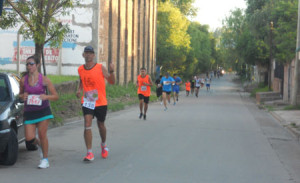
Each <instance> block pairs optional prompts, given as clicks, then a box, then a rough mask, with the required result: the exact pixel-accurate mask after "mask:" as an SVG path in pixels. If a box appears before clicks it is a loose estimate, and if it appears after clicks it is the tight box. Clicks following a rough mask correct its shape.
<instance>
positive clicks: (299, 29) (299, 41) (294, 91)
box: [291, 0, 300, 106]
mask: <svg viewBox="0 0 300 183" xmlns="http://www.w3.org/2000/svg"><path fill="white" fill-rule="evenodd" d="M299 47H300V0H299V2H298V25H297V44H296V59H295V67H294V68H295V71H294V76H293V79H294V87H292V98H291V103H292V105H294V106H295V105H297V95H298V80H299V77H298V73H299V71H298V69H299Z"/></svg>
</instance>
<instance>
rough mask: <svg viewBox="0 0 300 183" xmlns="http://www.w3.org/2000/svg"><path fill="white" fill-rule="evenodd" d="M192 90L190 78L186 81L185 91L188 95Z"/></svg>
mask: <svg viewBox="0 0 300 183" xmlns="http://www.w3.org/2000/svg"><path fill="white" fill-rule="evenodd" d="M190 90H191V83H190V81H189V80H187V81H186V82H185V92H186V96H187V97H188V96H189V95H190Z"/></svg>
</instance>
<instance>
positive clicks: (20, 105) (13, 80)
mask: <svg viewBox="0 0 300 183" xmlns="http://www.w3.org/2000/svg"><path fill="white" fill-rule="evenodd" d="M8 78H9V83H10V89H11V95H12V98H13V106H12V109H13V110H12V115H13V116H14V118H15V120H16V123H17V128H18V132H17V134H18V140H19V142H20V141H23V140H24V137H25V132H24V125H23V109H24V102H22V101H21V100H20V99H19V92H20V84H19V81H20V78H19V77H18V76H17V75H14V74H11V75H9V77H8Z"/></svg>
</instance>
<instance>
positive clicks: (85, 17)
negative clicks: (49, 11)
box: [0, 0, 98, 75]
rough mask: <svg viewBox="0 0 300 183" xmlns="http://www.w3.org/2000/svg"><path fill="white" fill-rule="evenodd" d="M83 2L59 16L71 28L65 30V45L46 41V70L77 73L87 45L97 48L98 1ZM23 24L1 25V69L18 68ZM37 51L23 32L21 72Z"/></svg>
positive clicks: (65, 73) (56, 72) (50, 72)
mask: <svg viewBox="0 0 300 183" xmlns="http://www.w3.org/2000/svg"><path fill="white" fill-rule="evenodd" d="M82 4H83V5H84V7H77V8H75V9H73V10H72V11H71V13H70V15H68V16H61V17H58V19H59V20H60V21H61V22H62V23H63V24H69V27H70V32H69V33H67V34H66V36H65V39H64V42H63V44H62V48H50V47H49V45H45V49H44V57H45V62H46V72H47V74H62V75H77V68H78V66H80V65H82V64H84V59H83V57H82V52H83V49H84V47H85V46H87V45H92V46H93V47H94V48H95V51H97V47H96V46H97V36H93V35H94V34H93V33H96V32H97V31H96V30H97V19H98V17H97V12H98V9H97V7H98V1H97V0H85V1H83V2H82ZM95 15H96V16H95ZM94 23H96V25H95V24H94ZM93 24H94V25H93ZM20 26H21V25H18V26H17V27H16V28H11V29H8V30H2V29H0V70H13V71H14V70H17V56H16V55H17V34H18V30H19V27H20ZM92 26H95V27H92ZM94 42H95V43H96V44H94ZM34 51H35V49H34V42H33V40H24V39H23V38H22V36H20V63H21V64H20V72H23V71H25V64H24V63H25V60H26V58H27V57H29V56H31V55H33V54H34ZM60 66H61V68H60Z"/></svg>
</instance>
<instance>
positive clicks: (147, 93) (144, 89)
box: [137, 75, 151, 97]
mask: <svg viewBox="0 0 300 183" xmlns="http://www.w3.org/2000/svg"><path fill="white" fill-rule="evenodd" d="M137 81H138V92H137V93H138V94H142V95H144V96H145V97H149V96H150V94H151V88H150V86H145V85H144V84H143V83H144V82H145V83H147V84H150V83H149V75H146V76H145V77H144V78H143V77H142V76H141V75H138V78H137Z"/></svg>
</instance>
